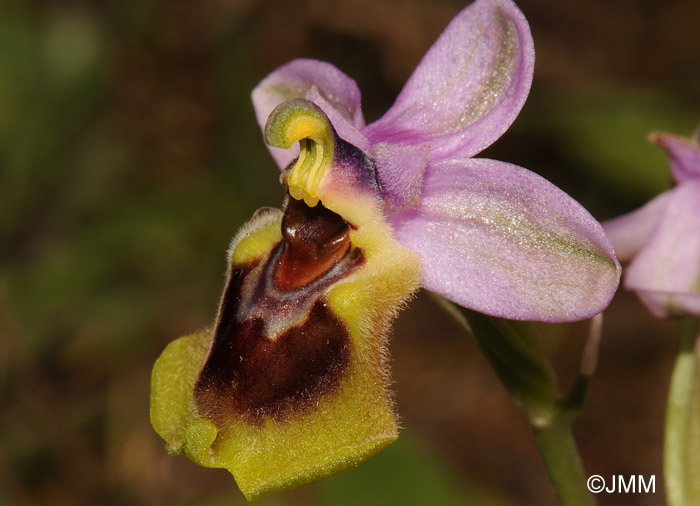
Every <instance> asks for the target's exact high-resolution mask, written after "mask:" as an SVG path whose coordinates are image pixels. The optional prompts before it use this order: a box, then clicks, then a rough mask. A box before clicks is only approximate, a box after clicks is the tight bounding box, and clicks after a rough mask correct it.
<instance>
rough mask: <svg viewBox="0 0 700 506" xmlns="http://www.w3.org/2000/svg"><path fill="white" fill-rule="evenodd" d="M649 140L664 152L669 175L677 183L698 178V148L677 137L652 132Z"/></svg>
mask: <svg viewBox="0 0 700 506" xmlns="http://www.w3.org/2000/svg"><path fill="white" fill-rule="evenodd" d="M649 140H650V141H651V142H653V143H655V144H658V145H659V146H661V147H662V148H664V149H665V150H666V153H668V158H669V160H668V161H669V165H670V166H671V173H672V174H673V177H674V179H675V180H676V181H677V182H678V183H682V182H684V181H687V180H689V179H697V178H700V146H698V144H697V142H693V141H691V140H690V139H686V138H684V137H680V136H677V135H671V134H664V133H659V132H652V133H651V134H649Z"/></svg>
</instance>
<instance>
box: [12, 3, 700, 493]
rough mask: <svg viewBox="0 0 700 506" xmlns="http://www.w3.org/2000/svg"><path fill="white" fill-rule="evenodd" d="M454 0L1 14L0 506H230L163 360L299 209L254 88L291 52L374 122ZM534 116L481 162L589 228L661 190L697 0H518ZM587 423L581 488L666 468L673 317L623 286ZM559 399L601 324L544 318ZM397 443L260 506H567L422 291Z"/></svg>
mask: <svg viewBox="0 0 700 506" xmlns="http://www.w3.org/2000/svg"><path fill="white" fill-rule="evenodd" d="M464 5H465V3H463V2H457V1H454V0H433V1H428V0H357V1H351V0H298V1H296V2H285V1H283V0H271V1H254V0H202V1H199V2H193V1H184V0H174V1H170V2H165V1H160V0H142V1H140V2H129V1H126V0H101V1H98V0H82V1H53V2H52V1H40V0H31V1H23V2H18V1H12V0H10V1H7V0H5V1H3V2H2V13H3V14H2V16H0V48H1V49H0V505H83V504H85V505H98V504H99V505H101V504H105V505H212V506H213V505H224V504H226V505H231V504H242V503H244V500H243V497H242V496H241V494H240V492H238V490H237V488H236V487H235V484H234V482H233V480H232V478H231V477H230V475H228V473H227V472H226V471H223V470H208V469H203V468H199V467H197V466H195V465H194V464H192V463H190V462H189V461H188V460H187V459H186V458H185V457H169V456H168V455H167V454H166V452H165V450H164V445H163V443H162V441H161V440H160V439H159V438H158V436H157V435H156V434H155V433H154V432H153V430H152V429H151V427H150V424H149V421H148V390H149V375H150V370H151V367H152V364H153V362H154V360H155V359H156V357H157V356H158V355H159V353H160V352H161V351H162V349H163V348H164V347H165V345H166V344H167V343H168V342H169V341H171V340H172V339H174V338H176V337H178V336H180V335H183V334H187V333H190V332H192V331H194V330H196V329H198V328H200V327H202V326H204V325H207V324H209V323H210V322H211V321H212V320H213V318H214V316H215V312H216V307H217V303H218V297H219V294H220V291H221V289H222V286H223V281H224V277H223V276H224V269H225V250H226V247H227V244H228V241H229V240H230V238H231V237H232V236H233V234H234V233H235V232H236V230H237V229H238V227H239V226H240V225H241V224H242V223H243V222H244V221H245V220H246V219H247V218H248V217H249V216H250V215H251V214H252V213H253V212H254V211H255V210H256V209H257V208H259V207H261V206H265V205H267V206H278V205H279V203H280V202H281V199H282V197H283V191H282V188H281V186H280V185H279V184H278V170H277V168H276V166H275V165H274V163H273V162H272V160H271V158H270V157H269V156H268V155H267V152H266V149H265V147H264V145H263V142H262V139H261V135H260V132H259V129H258V127H257V124H256V123H255V119H254V115H253V110H252V106H251V105H250V99H249V96H250V91H251V90H252V88H253V87H254V86H255V85H256V83H257V82H258V81H259V80H260V79H261V78H263V77H264V76H265V75H266V74H267V73H268V72H270V71H272V70H273V69H274V68H276V67H277V66H278V65H280V64H282V63H284V62H286V61H288V60H290V59H292V58H294V57H299V56H304V57H313V58H318V59H322V60H326V61H330V62H333V63H334V64H335V65H337V66H338V67H339V68H340V69H342V70H343V71H345V72H346V73H348V74H349V75H351V76H352V77H354V78H355V79H356V80H357V81H358V83H359V85H360V88H361V90H362V92H363V106H364V111H365V117H366V119H367V120H368V121H372V120H374V119H376V118H378V117H379V116H380V115H381V114H382V112H383V111H385V110H386V109H387V108H388V107H389V106H390V105H391V103H392V102H393V100H394V98H395V96H396V94H397V93H398V91H399V90H400V89H401V86H402V85H403V83H404V82H405V80H406V78H407V77H408V76H409V74H410V72H411V71H412V69H413V68H414V67H415V65H416V64H417V63H418V61H419V60H420V57H421V56H422V54H423V53H424V52H425V50H426V49H427V48H428V47H429V46H430V45H431V44H432V42H433V41H434V40H435V38H436V37H437V35H438V34H439V33H440V31H441V30H442V29H443V28H444V26H445V25H446V24H447V23H448V22H449V20H450V19H451V18H452V17H453V16H454V15H455V14H456V13H457V12H458V11H459V10H460V9H461V8H462V7H464ZM519 5H520V7H521V8H522V10H523V11H524V12H525V14H526V16H527V17H528V19H529V20H530V23H531V27H532V31H533V35H534V39H535V45H536V50H537V55H538V59H537V63H536V69H535V82H534V84H533V91H532V93H531V97H530V100H529V102H528V103H527V104H526V106H525V108H524V110H523V112H522V114H521V115H520V117H519V118H518V120H517V121H516V123H515V124H514V126H513V127H512V128H511V129H510V131H509V132H508V133H507V134H506V135H505V136H504V137H503V138H502V139H501V140H499V142H497V143H496V144H495V145H494V146H493V147H492V148H489V149H488V150H487V152H486V153H485V156H489V157H493V158H498V159H503V160H507V161H510V162H514V163H518V164H520V165H523V166H525V167H528V168H530V169H531V170H534V171H535V172H538V173H540V174H542V175H544V176H545V177H547V178H549V179H550V180H552V181H553V182H555V183H556V184H558V185H559V186H561V187H562V188H564V189H565V190H566V191H567V192H569V193H570V194H571V195H572V196H574V197H575V198H576V199H578V200H579V201H581V202H582V203H583V204H584V205H585V206H587V207H588V208H589V209H590V210H591V212H592V213H593V214H594V215H595V216H596V217H597V218H599V219H601V220H602V219H606V218H609V217H612V216H615V215H617V214H620V213H622V212H626V211H629V210H631V209H633V208H635V207H637V206H639V205H641V204H642V203H643V202H645V201H646V200H647V199H649V198H650V197H652V196H654V195H655V194H656V193H658V192H660V191H662V190H664V189H665V188H668V187H669V184H670V177H669V173H668V170H667V164H666V160H665V156H664V155H663V152H662V151H661V150H660V149H659V148H656V147H654V146H651V145H650V144H648V143H647V141H646V135H647V133H648V132H649V131H650V130H652V129H659V130H665V131H670V132H675V133H679V134H684V135H690V134H691V133H692V131H693V130H694V129H695V128H696V127H697V125H698V122H700V30H699V29H698V21H699V20H700V2H696V1H694V0H684V1H674V0H668V1H665V2H657V1H652V0H647V1H642V0H637V1H635V0H609V1H606V0H594V1H589V2H579V3H576V4H574V3H570V2H558V1H556V0H523V1H521V2H519ZM606 318H607V326H606V329H605V333H604V342H603V346H602V350H601V362H600V369H599V372H598V374H597V376H596V377H595V378H594V380H593V383H592V385H591V391H590V397H589V399H588V401H587V404H586V409H585V411H584V416H583V418H582V419H581V421H580V422H579V423H578V425H577V437H578V440H579V442H580V445H581V452H582V454H583V458H584V461H585V463H586V467H587V469H588V471H589V472H590V473H591V474H594V473H595V474H601V475H603V476H609V475H611V474H625V475H628V474H643V475H647V476H648V475H650V474H656V483H657V493H656V494H655V495H650V496H644V495H626V496H621V495H617V496H608V497H606V496H605V495H602V496H600V497H599V500H600V503H601V504H602V505H616V506H619V505H622V506H624V505H646V504H649V505H655V504H662V503H663V500H662V492H663V486H662V483H661V482H662V479H661V467H660V463H661V430H662V424H663V411H664V402H665V391H666V388H667V381H668V376H669V373H670V367H671V361H672V357H673V353H674V352H675V342H676V341H675V331H676V326H675V324H674V323H673V322H661V321H657V320H654V319H653V318H652V317H651V316H649V315H648V314H647V313H646V311H645V310H644V308H643V307H642V306H641V305H640V304H639V303H638V301H637V300H636V298H635V297H634V296H633V295H630V294H627V293H624V292H623V291H621V292H620V293H619V294H618V296H617V297H616V299H615V301H614V302H613V304H612V306H611V308H610V310H609V311H608V313H607V317H606ZM541 330H542V333H543V335H544V339H545V344H546V345H547V347H548V349H549V350H550V352H551V356H552V360H553V362H554V364H555V366H556V368H557V369H558V370H559V371H560V372H561V374H562V380H563V384H564V385H567V384H568V383H570V382H571V380H572V378H573V371H575V370H576V368H577V363H578V360H579V354H580V350H581V347H582V343H583V338H584V335H585V332H586V325H585V324H573V325H542V326H541ZM392 354H393V370H394V379H395V380H396V383H395V385H394V388H395V390H396V392H397V398H398V405H399V412H400V414H401V416H402V419H403V426H404V431H403V433H402V437H401V438H400V441H399V442H398V443H396V444H394V445H392V446H391V447H390V448H389V449H387V450H385V451H384V452H382V453H381V454H380V455H378V456H376V457H375V458H373V459H371V460H370V461H369V462H368V463H366V464H364V465H362V466H360V467H359V468H357V469H354V470H352V471H348V472H346V473H343V474H341V475H339V476H337V477H334V478H331V479H328V480H325V481H324V482H321V483H319V484H317V485H313V486H309V487H305V488H303V489H301V490H297V491H292V492H288V493H283V494H278V495H275V496H272V497H270V498H267V499H263V500H261V501H260V503H259V504H261V505H263V506H266V505H307V504H308V505H353V504H364V505H389V504H400V505H425V504H441V505H443V504H444V505H466V504H475V505H489V504H494V505H496V504H513V505H533V506H535V505H537V506H548V505H553V504H555V499H554V496H553V494H552V492H551V490H550V488H549V485H548V481H547V479H546V476H545V473H544V469H543V467H542V465H541V463H540V461H539V457H538V455H537V453H536V450H535V447H534V444H533V441H532V437H531V434H530V432H529V429H528V428H527V426H526V423H525V420H524V417H523V416H522V415H521V414H520V412H519V411H518V409H517V408H516V407H515V406H513V405H512V403H511V402H510V399H509V398H508V397H507V395H506V393H505V392H504V390H503V388H502V387H501V386H500V385H499V383H498V381H497V379H496V378H495V377H494V375H493V373H492V372H491V371H490V369H489V366H488V364H487V363H485V361H484V359H483V358H482V357H481V356H480V355H479V352H478V350H477V348H476V346H475V345H474V343H473V342H471V340H470V339H469V338H467V337H465V336H463V335H461V334H460V331H459V329H458V328H457V327H456V326H454V325H453V324H452V323H451V322H449V321H447V320H446V318H445V317H444V316H443V315H442V313H440V311H439V310H438V309H436V308H435V307H434V306H433V304H432V303H431V301H430V300H429V299H428V298H427V297H426V296H424V295H421V296H419V297H418V298H417V300H416V301H414V303H412V304H411V307H410V308H409V309H408V310H407V311H405V312H404V313H403V314H402V316H401V317H400V318H399V320H398V321H397V324H396V328H395V332H394V338H393V341H392Z"/></svg>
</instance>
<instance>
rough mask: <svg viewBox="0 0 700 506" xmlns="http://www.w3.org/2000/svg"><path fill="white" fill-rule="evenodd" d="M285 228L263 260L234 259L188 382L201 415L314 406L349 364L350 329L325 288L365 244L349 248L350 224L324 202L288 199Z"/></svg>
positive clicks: (279, 415)
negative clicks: (198, 365) (202, 354)
mask: <svg viewBox="0 0 700 506" xmlns="http://www.w3.org/2000/svg"><path fill="white" fill-rule="evenodd" d="M302 206H303V207H302ZM282 227H283V240H282V241H281V242H280V243H279V244H278V245H276V246H274V247H272V248H271V250H270V252H269V254H268V256H267V257H266V258H263V259H261V260H258V261H255V262H252V263H249V264H245V265H237V266H232V267H231V272H230V275H229V280H228V283H227V285H226V289H225V291H224V294H223V297H222V300H221V305H220V307H219V315H218V318H217V324H216V327H215V329H214V334H213V336H212V345H211V349H210V351H209V355H208V357H207V360H206V362H205V364H204V366H203V368H202V371H201V372H200V375H199V378H198V380H197V384H196V385H195V389H194V397H195V403H196V406H197V409H198V411H199V413H200V415H202V416H204V417H206V418H208V419H210V420H212V421H213V422H214V423H216V424H217V426H219V427H223V426H226V425H227V423H229V420H231V419H232V418H239V417H241V416H243V417H245V418H246V419H247V420H248V421H250V422H252V423H262V422H263V420H264V419H265V418H272V419H275V420H284V419H285V418H286V417H288V416H290V415H292V414H294V413H299V412H302V411H305V410H307V409H310V408H312V407H313V406H314V405H315V404H316V400H317V399H318V397H319V396H323V395H327V394H329V393H330V392H332V391H333V390H334V389H335V388H336V387H337V386H338V384H339V382H340V379H341V377H342V374H343V372H344V371H345V370H346V369H347V366H348V364H349V362H350V353H351V346H350V343H351V341H350V337H349V333H348V329H347V327H346V325H345V323H343V321H342V320H341V319H340V318H339V317H337V316H336V315H335V314H333V312H332V311H331V310H330V309H329V308H328V306H327V305H326V299H325V296H324V294H325V293H326V291H327V289H328V288H329V287H330V286H331V285H332V284H333V283H335V282H337V281H338V280H339V279H342V278H343V277H345V276H347V275H348V274H350V273H352V272H353V271H354V270H355V269H356V268H357V267H359V266H360V265H362V263H364V257H363V255H362V252H361V250H359V249H354V250H352V249H350V242H349V236H348V233H347V231H348V225H347V224H346V223H345V221H344V220H342V218H340V216H338V215H336V214H335V213H332V212H331V211H328V210H327V209H325V208H323V207H322V206H321V205H320V204H319V205H317V206H316V207H315V208H309V207H308V206H306V205H305V204H304V203H303V202H301V203H300V202H299V201H294V200H293V199H291V198H290V199H289V203H288V206H287V209H286V210H285V215H284V217H283V221H282ZM305 258H306V259H307V260H308V263H310V264H311V265H310V266H308V265H306V263H305V262H303V261H302V260H303V259H305ZM285 263H286V265H285ZM280 270H282V274H280ZM294 273H298V274H300V275H303V277H304V279H306V280H307V281H306V283H304V284H301V283H300V282H298V281H296V279H297V278H295V277H294ZM311 273H313V274H311ZM287 278H290V279H287ZM280 279H281V280H282V281H280ZM280 322H282V325H281V326H280ZM285 322H301V323H298V324H296V325H291V324H290V325H286V323H285ZM270 329H277V331H276V332H277V333H276V334H275V335H273V336H271V335H270V334H271V331H270Z"/></svg>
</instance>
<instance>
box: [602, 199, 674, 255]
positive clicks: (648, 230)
mask: <svg viewBox="0 0 700 506" xmlns="http://www.w3.org/2000/svg"><path fill="white" fill-rule="evenodd" d="M669 195H670V192H665V193H662V194H661V195H659V196H658V197H656V198H655V199H654V200H651V201H650V202H648V203H647V204H646V205H645V206H644V207H640V208H639V209H637V210H636V211H632V212H631V213H628V214H625V215H623V216H620V217H618V218H615V219H612V220H608V221H606V222H605V223H603V228H604V229H605V233H607V234H608V237H610V240H611V241H612V244H613V246H614V248H615V255H617V258H618V259H620V260H623V261H624V260H629V259H631V258H632V256H633V255H634V254H635V253H637V251H639V248H641V247H642V246H644V244H645V243H646V242H647V241H648V240H649V238H650V237H651V234H652V233H653V232H654V229H655V228H656V226H657V224H658V222H659V220H660V219H661V215H662V214H663V212H664V208H665V206H666V202H667V201H668V197H669Z"/></svg>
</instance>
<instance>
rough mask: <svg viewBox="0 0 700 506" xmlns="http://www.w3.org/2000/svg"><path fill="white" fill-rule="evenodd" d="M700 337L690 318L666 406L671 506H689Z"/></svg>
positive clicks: (685, 323)
mask: <svg viewBox="0 0 700 506" xmlns="http://www.w3.org/2000/svg"><path fill="white" fill-rule="evenodd" d="M697 338H698V319H697V318H686V319H685V320H683V322H682V325H681V339H680V345H679V349H678V355H677V356H676V363H675V365H674V367H673V374H672V376H671V385H670V387H669V392H668V404H667V406H666V435H665V441H664V443H665V444H664V479H665V482H666V499H667V501H668V504H669V506H685V505H686V493H687V489H688V486H687V485H688V483H687V478H688V476H687V472H686V462H687V458H686V457H687V447H688V444H687V443H688V441H687V434H688V422H689V416H690V405H691V400H692V393H693V381H694V379H695V372H696V362H695V356H694V354H693V347H694V345H695V341H696V339H697Z"/></svg>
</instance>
